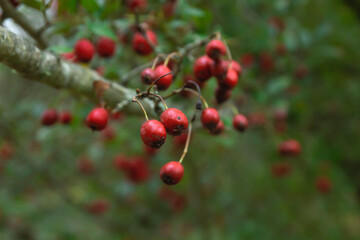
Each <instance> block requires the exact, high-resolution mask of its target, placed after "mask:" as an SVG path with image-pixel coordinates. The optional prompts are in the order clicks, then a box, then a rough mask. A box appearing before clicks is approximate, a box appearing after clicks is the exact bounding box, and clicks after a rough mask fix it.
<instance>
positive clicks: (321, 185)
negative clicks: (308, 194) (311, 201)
mask: <svg viewBox="0 0 360 240" xmlns="http://www.w3.org/2000/svg"><path fill="white" fill-rule="evenodd" d="M315 185H316V189H317V190H318V191H319V192H321V193H323V194H327V193H329V192H331V189H332V183H331V180H330V178H329V177H327V176H319V177H317V178H316V182H315Z"/></svg>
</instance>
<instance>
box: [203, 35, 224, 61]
mask: <svg viewBox="0 0 360 240" xmlns="http://www.w3.org/2000/svg"><path fill="white" fill-rule="evenodd" d="M225 54H226V47H225V45H224V43H223V42H222V41H220V40H218V39H214V40H211V41H210V42H209V43H208V44H207V45H206V55H208V56H209V58H211V59H213V60H215V61H218V60H220V57H221V56H222V55H225Z"/></svg>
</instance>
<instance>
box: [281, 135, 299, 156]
mask: <svg viewBox="0 0 360 240" xmlns="http://www.w3.org/2000/svg"><path fill="white" fill-rule="evenodd" d="M278 151H279V153H280V154H281V155H284V156H297V155H299V154H300V153H301V145H300V143H299V142H298V141H296V140H294V139H290V140H286V141H283V142H282V143H280V145H279V147H278Z"/></svg>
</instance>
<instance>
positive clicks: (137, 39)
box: [132, 30, 157, 56]
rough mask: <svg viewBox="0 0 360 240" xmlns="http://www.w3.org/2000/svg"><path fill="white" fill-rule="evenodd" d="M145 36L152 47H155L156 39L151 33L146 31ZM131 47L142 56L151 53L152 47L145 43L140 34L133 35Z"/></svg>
mask: <svg viewBox="0 0 360 240" xmlns="http://www.w3.org/2000/svg"><path fill="white" fill-rule="evenodd" d="M145 35H146V36H147V38H148V39H149V41H150V42H151V43H152V44H153V45H157V37H156V34H155V33H154V32H153V31H151V30H147V31H146V32H145ZM132 47H133V49H134V51H135V52H137V53H138V54H140V55H144V56H145V55H149V54H150V53H152V52H153V49H152V46H151V45H150V44H149V43H148V42H147V40H146V38H145V37H144V36H143V35H142V34H141V33H140V32H136V33H135V34H134V37H133V40H132Z"/></svg>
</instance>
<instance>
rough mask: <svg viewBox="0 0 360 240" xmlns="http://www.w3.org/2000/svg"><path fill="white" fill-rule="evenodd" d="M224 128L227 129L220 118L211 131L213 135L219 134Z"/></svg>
mask: <svg viewBox="0 0 360 240" xmlns="http://www.w3.org/2000/svg"><path fill="white" fill-rule="evenodd" d="M224 129H225V125H224V122H223V121H222V120H220V121H219V123H218V124H217V126H216V127H215V128H212V129H210V133H211V134H213V135H219V134H221V133H222V132H223V131H224Z"/></svg>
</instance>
